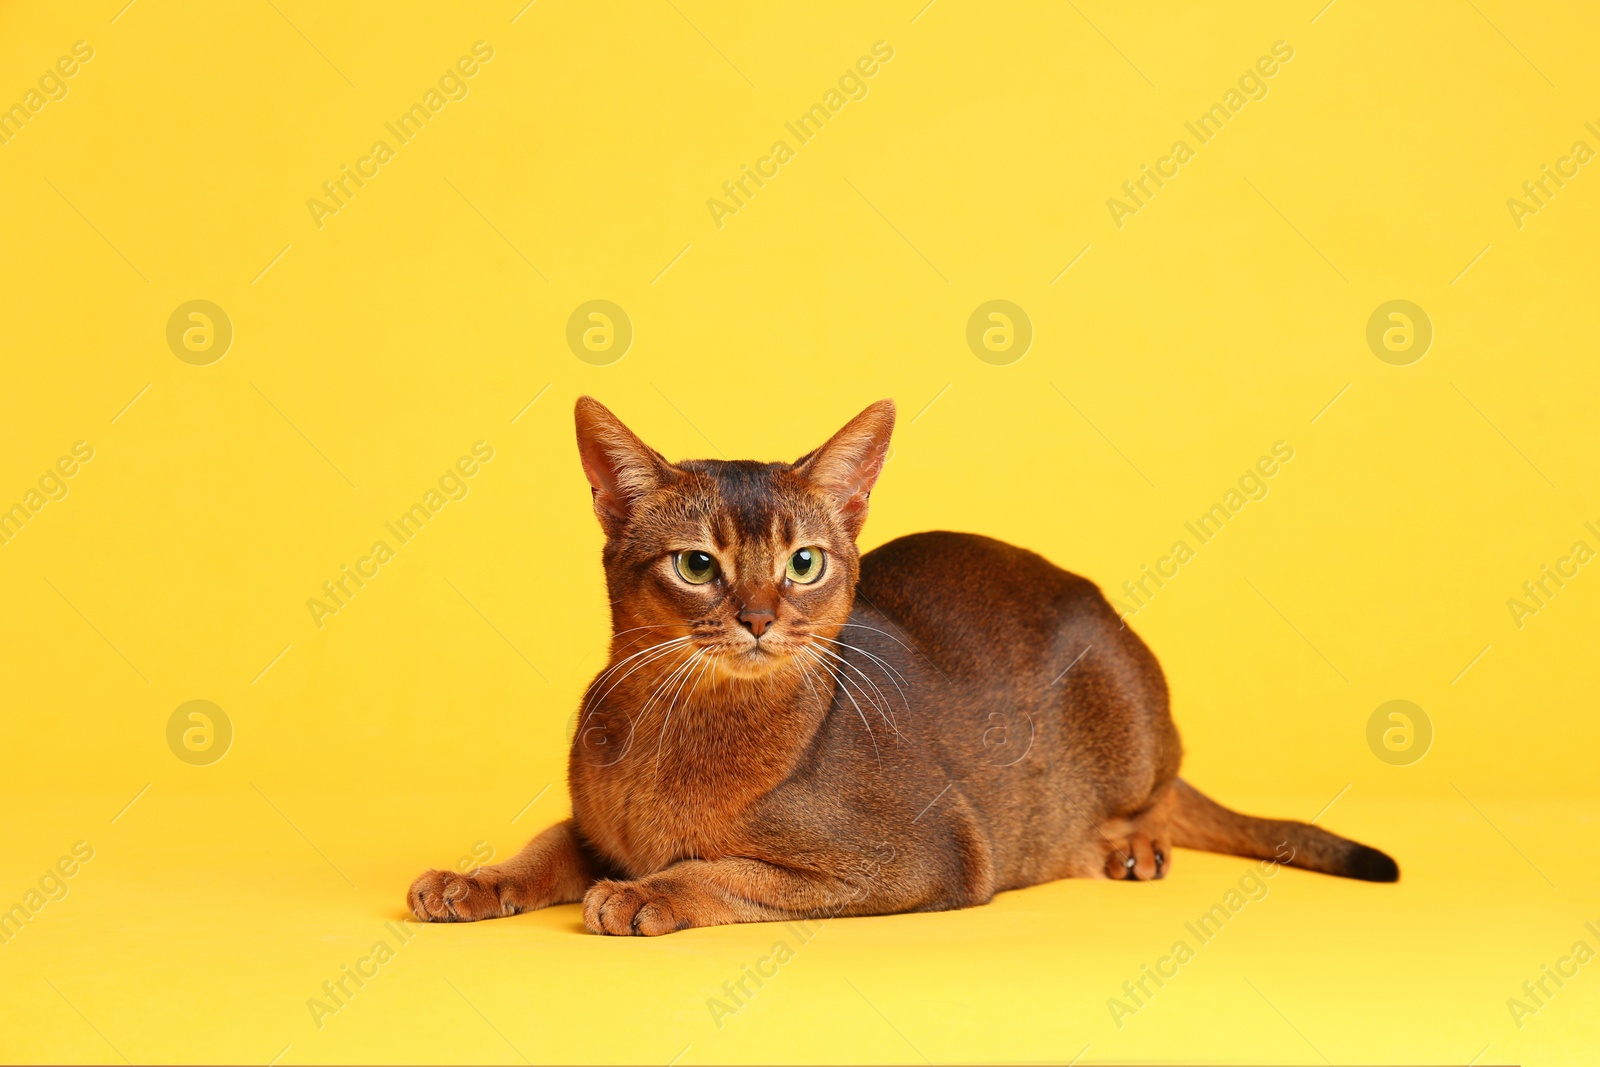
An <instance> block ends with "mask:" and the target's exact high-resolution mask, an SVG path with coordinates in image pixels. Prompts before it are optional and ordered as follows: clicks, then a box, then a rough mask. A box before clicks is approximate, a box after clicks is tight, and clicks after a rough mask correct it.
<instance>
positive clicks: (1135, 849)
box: [1096, 788, 1176, 882]
mask: <svg viewBox="0 0 1600 1067" xmlns="http://www.w3.org/2000/svg"><path fill="white" fill-rule="evenodd" d="M1175 803H1176V800H1175V797H1174V796H1173V793H1172V790H1171V789H1170V788H1168V789H1166V790H1164V791H1163V792H1162V795H1161V799H1160V800H1158V801H1156V803H1154V804H1152V805H1151V806H1150V807H1148V808H1146V809H1145V810H1144V811H1141V812H1139V813H1137V814H1135V815H1131V816H1124V817H1120V818H1115V819H1110V820H1107V821H1106V822H1105V823H1102V824H1101V826H1100V828H1099V834H1098V837H1099V840H1098V842H1096V846H1097V847H1098V848H1099V849H1100V850H1101V852H1102V853H1103V854H1104V857H1105V862H1104V869H1105V876H1106V877H1107V878H1111V879H1115V880H1117V881H1128V882H1147V881H1150V880H1151V879H1154V878H1165V877H1166V876H1167V872H1169V871H1170V870H1172V836H1173V834H1172V830H1173V827H1172V813H1173V806H1174V804H1175Z"/></svg>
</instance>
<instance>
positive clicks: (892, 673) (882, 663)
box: [815, 634, 911, 737]
mask: <svg viewBox="0 0 1600 1067" xmlns="http://www.w3.org/2000/svg"><path fill="white" fill-rule="evenodd" d="M815 637H816V638H817V639H818V640H821V641H827V642H829V643H830V644H835V645H838V646H840V647H841V648H847V649H850V650H852V651H854V652H859V653H861V655H863V656H866V657H867V658H868V659H869V660H871V661H872V662H873V663H874V664H876V665H877V667H878V669H879V670H881V671H883V676H884V677H885V678H887V679H888V680H889V684H890V685H892V686H894V687H895V690H896V692H898V693H899V694H900V703H901V704H902V705H904V706H905V709H906V714H908V715H909V714H910V713H911V700H910V698H909V697H907V696H906V691H905V689H904V687H902V686H901V685H900V682H901V681H905V682H906V684H907V685H909V684H910V680H909V679H907V678H906V677H905V675H903V674H901V673H900V672H899V671H898V670H896V669H895V668H894V665H893V664H891V663H889V662H888V661H886V660H884V659H882V658H881V657H879V656H876V655H874V654H873V653H871V652H868V651H867V650H866V649H864V648H862V647H860V646H859V645H852V644H850V643H849V642H847V641H836V640H834V639H833V638H831V637H823V636H822V635H821V634H817V635H815ZM822 651H824V652H828V651H830V650H828V649H822ZM839 658H841V659H842V658H843V657H839ZM846 662H848V661H846ZM850 667H851V669H852V670H854V671H855V672H856V673H857V674H859V675H861V676H862V677H863V678H867V680H868V682H869V683H870V684H871V685H872V688H873V691H874V692H876V693H877V694H878V695H879V696H881V697H883V701H884V703H885V704H887V705H889V718H890V723H891V726H893V728H894V731H895V735H896V737H899V734H900V728H899V724H898V723H897V722H896V721H895V716H894V705H893V702H892V701H890V700H889V697H888V695H887V694H885V693H884V692H883V690H882V689H880V688H879V687H878V684H877V683H876V682H874V681H872V679H871V678H868V676H867V673H866V671H864V670H862V669H861V668H860V667H858V666H856V665H855V664H853V663H852V664H850ZM897 678H898V680H897Z"/></svg>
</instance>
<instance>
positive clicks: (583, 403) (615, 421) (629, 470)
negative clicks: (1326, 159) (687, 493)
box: [575, 396, 672, 537]
mask: <svg viewBox="0 0 1600 1067" xmlns="http://www.w3.org/2000/svg"><path fill="white" fill-rule="evenodd" d="M575 414H576V421H577V426H578V456H579V458H580V459H582V460H583V473H584V476H585V477H586V478H588V479H589V488H590V490H591V491H592V493H593V495H594V513H595V517H596V518H598V519H599V520H600V527H601V529H603V530H605V532H606V536H607V537H615V536H616V535H617V534H619V533H621V532H622V528H623V527H624V526H626V525H627V524H628V519H629V517H630V516H631V515H632V513H633V506H634V504H636V503H637V502H638V500H639V498H640V497H642V496H644V495H645V494H646V493H649V492H651V491H652V490H655V489H659V488H660V487H661V486H662V485H663V484H664V483H665V482H666V480H667V478H668V476H669V473H670V471H671V469H672V465H671V464H670V463H668V462H667V461H666V459H665V458H664V457H663V456H662V455H661V453H659V452H657V451H656V450H655V449H653V448H651V447H650V446H649V445H647V444H645V443H644V442H643V441H641V440H639V435H638V434H636V433H634V432H633V431H632V430H630V429H628V428H627V427H626V426H624V425H623V424H622V420H621V419H619V418H617V417H616V416H615V415H613V414H611V412H610V411H609V410H608V409H607V408H606V406H605V405H604V404H602V403H600V401H598V400H596V399H594V398H593V397H588V396H580V397H579V398H578V405H577V411H576V412H575Z"/></svg>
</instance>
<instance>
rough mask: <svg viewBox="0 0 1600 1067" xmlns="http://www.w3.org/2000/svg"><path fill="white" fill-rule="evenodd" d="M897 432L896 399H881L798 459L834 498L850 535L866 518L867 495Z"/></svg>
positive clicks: (798, 464)
mask: <svg viewBox="0 0 1600 1067" xmlns="http://www.w3.org/2000/svg"><path fill="white" fill-rule="evenodd" d="M892 433H894V401H893V400H880V401H878V402H877V403H876V404H873V405H871V406H870V407H868V408H867V409H866V410H865V411H863V412H862V413H861V414H859V415H857V416H856V417H855V418H853V419H851V420H850V421H849V422H847V423H846V424H845V426H844V429H842V430H840V431H839V432H838V433H836V434H834V435H833V436H832V437H830V438H828V443H827V444H825V445H823V446H822V447H821V448H819V449H817V450H816V451H815V452H808V453H806V454H805V455H803V456H801V457H800V458H799V459H797V460H795V464H794V469H795V470H796V471H797V472H798V473H800V474H802V475H804V476H805V477H806V478H808V479H810V480H811V482H812V484H814V485H816V486H817V487H818V488H820V489H821V490H822V491H823V492H824V493H826V494H827V495H828V496H829V497H830V498H832V500H833V505H834V507H835V509H836V510H837V511H838V514H839V517H840V518H841V519H843V520H844V524H845V528H846V529H847V530H849V531H850V536H851V537H855V536H857V535H858V534H860V533H861V526H862V524H863V523H865V522H866V521H867V498H868V497H870V496H871V495H872V487H873V485H874V484H876V482H877V481H878V475H879V474H881V473H883V464H884V461H885V460H886V459H887V458H888V455H889V435H890V434H892Z"/></svg>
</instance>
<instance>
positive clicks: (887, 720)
mask: <svg viewBox="0 0 1600 1067" xmlns="http://www.w3.org/2000/svg"><path fill="white" fill-rule="evenodd" d="M816 650H817V651H818V652H821V653H823V654H824V655H827V656H831V657H832V658H833V659H835V660H837V661H838V662H840V663H842V664H844V665H845V666H846V667H849V668H850V669H851V670H853V671H855V672H856V673H857V674H859V675H860V676H861V677H862V678H864V679H866V682H867V685H870V686H871V687H872V691H873V692H874V693H876V694H878V696H879V698H880V699H882V700H883V702H884V704H885V705H886V704H888V702H889V698H888V697H887V696H885V695H884V692H883V690H882V689H879V688H878V683H877V682H875V681H873V680H872V679H871V678H870V677H869V676H868V675H867V673H866V672H865V671H863V670H862V669H861V668H860V667H857V666H856V665H855V664H854V663H851V662H850V661H849V660H847V659H845V658H844V657H843V656H841V655H839V654H838V653H837V652H834V651H833V650H832V649H829V648H823V647H821V646H820V645H819V646H816ZM892 680H893V679H891V681H892ZM855 688H856V691H857V692H859V693H860V694H861V699H863V700H865V701H866V702H867V703H868V704H870V705H872V710H873V711H876V712H877V713H878V717H879V718H881V719H882V720H883V722H884V725H886V726H888V727H889V729H890V731H891V732H892V733H893V734H894V735H895V740H897V741H900V740H904V738H902V737H901V736H900V729H899V727H898V726H897V725H896V724H895V722H894V720H893V719H892V718H890V717H889V715H888V714H886V713H885V710H884V707H883V706H880V705H879V704H878V702H877V701H875V700H873V699H871V698H870V697H868V696H867V691H866V690H865V689H864V688H862V686H861V683H860V682H856V683H855ZM902 695H903V694H902ZM891 710H892V709H891Z"/></svg>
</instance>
